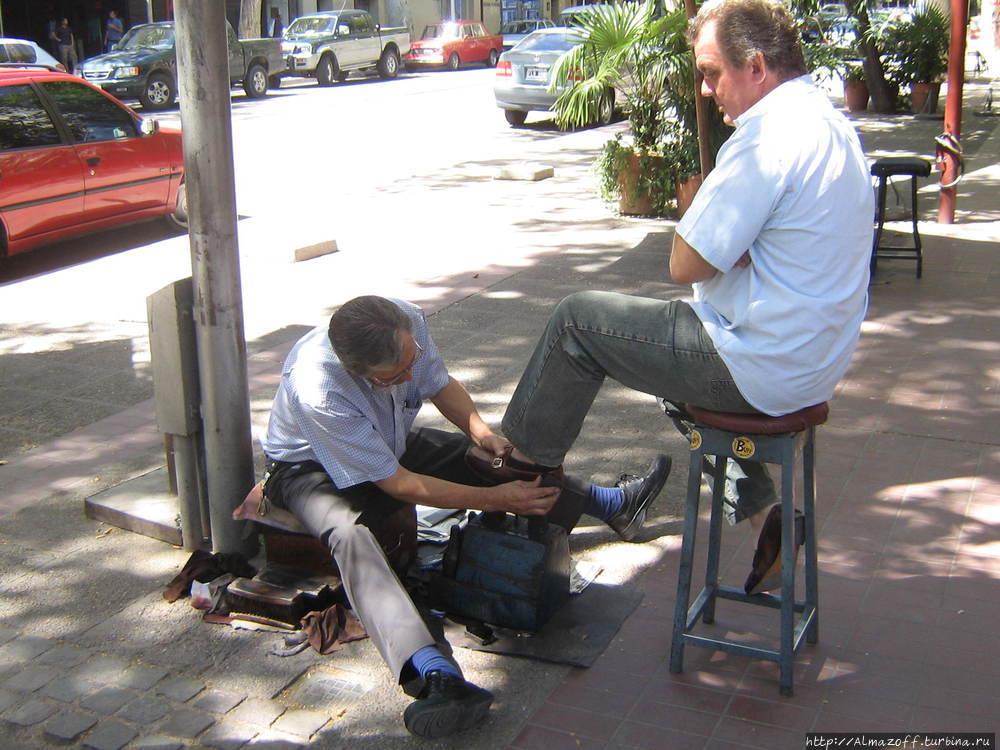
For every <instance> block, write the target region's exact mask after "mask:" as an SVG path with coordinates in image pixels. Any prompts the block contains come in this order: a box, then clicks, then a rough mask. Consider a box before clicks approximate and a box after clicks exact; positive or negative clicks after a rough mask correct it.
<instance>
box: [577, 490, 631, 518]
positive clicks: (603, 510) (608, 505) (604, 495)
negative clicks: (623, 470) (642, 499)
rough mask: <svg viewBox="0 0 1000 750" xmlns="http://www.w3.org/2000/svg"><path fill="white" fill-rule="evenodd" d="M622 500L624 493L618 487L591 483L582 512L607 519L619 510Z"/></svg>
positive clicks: (623, 500)
mask: <svg viewBox="0 0 1000 750" xmlns="http://www.w3.org/2000/svg"><path fill="white" fill-rule="evenodd" d="M623 502H625V493H624V492H622V491H621V488H620V487H598V486H597V485H596V484H592V485H590V493H589V494H588V495H587V504H586V506H585V507H584V509H583V512H584V513H586V514H587V515H588V516H594V517H595V518H600V519H601V520H602V521H607V520H608V519H609V518H611V516H613V515H614V514H615V513H617V512H618V511H619V510H621V507H622V503H623Z"/></svg>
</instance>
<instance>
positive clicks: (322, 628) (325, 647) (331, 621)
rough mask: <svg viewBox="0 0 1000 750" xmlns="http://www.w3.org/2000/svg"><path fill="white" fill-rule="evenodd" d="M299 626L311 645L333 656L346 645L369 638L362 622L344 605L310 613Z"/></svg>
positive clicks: (322, 652) (335, 605) (336, 605)
mask: <svg viewBox="0 0 1000 750" xmlns="http://www.w3.org/2000/svg"><path fill="white" fill-rule="evenodd" d="M299 624H300V625H301V626H302V630H303V632H304V633H305V634H306V637H307V639H308V641H309V645H310V646H312V647H313V648H314V649H316V650H317V651H319V652H320V653H321V654H332V653H333V652H334V651H339V650H340V648H341V647H342V646H343V645H344V644H345V643H350V642H351V641H359V640H361V639H362V638H367V637H368V632H367V631H366V630H365V626H364V625H362V624H361V620H359V619H358V618H357V616H356V615H355V614H354V612H352V611H351V610H349V609H347V608H346V607H345V606H344V605H342V604H334V605H332V606H330V607H327V608H326V609H324V610H323V611H322V612H308V613H306V616H305V617H303V618H302V619H301V620H300V621H299Z"/></svg>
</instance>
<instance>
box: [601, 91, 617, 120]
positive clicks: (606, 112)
mask: <svg viewBox="0 0 1000 750" xmlns="http://www.w3.org/2000/svg"><path fill="white" fill-rule="evenodd" d="M613 119H615V92H614V90H611V91H605V92H604V93H603V94H602V95H601V99H600V101H599V102H598V103H597V124H598V125H608V124H610V123H611V121H612V120H613Z"/></svg>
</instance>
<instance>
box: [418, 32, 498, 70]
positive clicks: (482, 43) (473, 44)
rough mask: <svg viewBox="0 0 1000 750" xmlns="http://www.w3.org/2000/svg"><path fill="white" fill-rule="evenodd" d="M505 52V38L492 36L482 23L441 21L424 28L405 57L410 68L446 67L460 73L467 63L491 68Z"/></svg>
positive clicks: (496, 35)
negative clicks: (475, 63) (459, 69)
mask: <svg viewBox="0 0 1000 750" xmlns="http://www.w3.org/2000/svg"><path fill="white" fill-rule="evenodd" d="M501 52H503V37H502V36H500V35H499V34H490V33H489V32H488V31H486V27H485V26H483V24H482V22H481V21H441V22H440V23H432V24H429V25H428V26H426V27H425V28H424V33H423V34H422V35H421V37H420V39H419V40H418V41H416V42H414V43H413V44H412V45H410V51H409V52H408V53H407V54H405V55H403V61H404V62H405V63H406V67H407V68H419V67H423V66H435V67H440V66H442V65H443V66H445V67H446V68H448V70H458V68H459V66H460V65H464V64H465V63H474V62H481V63H486V66H487V67H490V68H492V67H493V66H494V65H496V64H497V60H498V59H500V53H501Z"/></svg>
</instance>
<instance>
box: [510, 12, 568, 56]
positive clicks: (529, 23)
mask: <svg viewBox="0 0 1000 750" xmlns="http://www.w3.org/2000/svg"><path fill="white" fill-rule="evenodd" d="M553 26H555V24H554V23H552V21H550V20H549V19H547V18H523V19H521V20H519V21H511V22H510V23H505V24H504V25H503V27H502V28H501V29H500V34H501V35H502V36H503V51H504V52H506V51H507V50H509V49H510V48H511V47H513V46H515V45H516V44H518V43H519V42H520V41H521V40H522V39H524V38H525V37H526V36H528V34H530V33H531V32H532V31H535V30H536V29H548V28H551V27H553Z"/></svg>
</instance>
